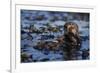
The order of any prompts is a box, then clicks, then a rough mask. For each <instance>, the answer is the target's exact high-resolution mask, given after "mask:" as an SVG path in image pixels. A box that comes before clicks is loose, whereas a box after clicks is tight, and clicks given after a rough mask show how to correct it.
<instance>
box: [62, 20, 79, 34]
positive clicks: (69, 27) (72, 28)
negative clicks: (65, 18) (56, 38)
mask: <svg viewBox="0 0 100 73" xmlns="http://www.w3.org/2000/svg"><path fill="white" fill-rule="evenodd" d="M64 29H65V34H68V33H72V34H74V35H75V34H77V32H78V26H77V24H75V23H72V22H70V23H66V24H65V25H64Z"/></svg>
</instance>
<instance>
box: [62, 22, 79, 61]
mask: <svg viewBox="0 0 100 73" xmlns="http://www.w3.org/2000/svg"><path fill="white" fill-rule="evenodd" d="M80 47H81V38H80V36H79V27H78V25H77V24H76V23H73V22H67V23H65V25H64V46H63V53H64V54H63V55H64V60H76V59H77V56H76V52H77V51H78V50H79V49H80Z"/></svg>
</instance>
